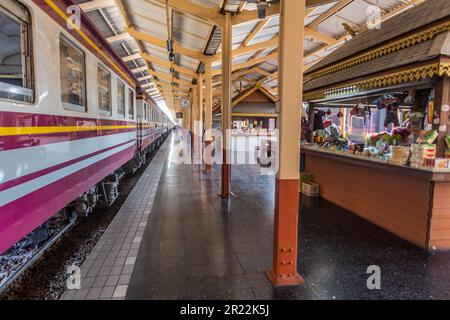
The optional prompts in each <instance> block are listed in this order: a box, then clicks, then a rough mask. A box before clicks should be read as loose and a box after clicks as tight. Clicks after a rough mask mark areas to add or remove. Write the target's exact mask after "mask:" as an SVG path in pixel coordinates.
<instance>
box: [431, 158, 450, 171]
mask: <svg viewBox="0 0 450 320" xmlns="http://www.w3.org/2000/svg"><path fill="white" fill-rule="evenodd" d="M434 167H435V168H437V169H448V168H449V159H442V158H437V159H436V162H435V164H434Z"/></svg>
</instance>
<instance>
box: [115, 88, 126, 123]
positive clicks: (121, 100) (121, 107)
mask: <svg viewBox="0 0 450 320" xmlns="http://www.w3.org/2000/svg"><path fill="white" fill-rule="evenodd" d="M117 113H118V114H119V115H121V116H124V117H125V84H124V83H123V82H122V81H120V80H117Z"/></svg>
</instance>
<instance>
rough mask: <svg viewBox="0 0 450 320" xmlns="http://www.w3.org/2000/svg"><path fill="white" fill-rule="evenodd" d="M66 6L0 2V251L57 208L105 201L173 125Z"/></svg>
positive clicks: (82, 208)
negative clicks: (78, 22) (124, 173)
mask: <svg viewBox="0 0 450 320" xmlns="http://www.w3.org/2000/svg"><path fill="white" fill-rule="evenodd" d="M72 4H73V2H72V1H69V0H54V1H50V0H26V1H20V0H2V1H1V2H0V29H1V31H2V32H0V44H1V45H0V254H2V253H4V252H5V251H6V250H7V249H9V248H10V247H11V246H12V245H13V244H15V243H17V242H18V241H20V240H21V239H23V238H24V237H25V236H27V235H28V234H30V233H31V232H33V231H34V230H36V228H38V227H39V226H41V225H43V224H44V223H45V222H46V221H48V219H50V218H51V217H52V216H54V215H55V214H57V213H60V212H61V210H66V208H69V207H70V208H73V210H75V211H76V213H85V214H88V213H89V212H91V211H92V209H93V208H94V207H95V206H96V205H97V203H98V202H99V201H103V203H108V204H111V203H112V202H113V201H114V197H115V195H116V194H117V186H118V180H119V179H118V178H119V175H121V174H123V172H130V173H132V172H134V171H135V170H137V168H139V167H140V166H141V165H142V164H143V163H144V162H145V161H146V157H147V155H148V153H149V152H150V151H153V150H154V149H155V148H157V147H158V146H159V145H160V144H161V143H162V142H163V140H164V139H165V138H166V137H167V136H168V134H169V133H170V131H171V130H172V129H173V128H174V124H173V122H172V121H171V120H170V119H169V117H168V116H167V115H166V114H165V113H164V112H162V111H161V109H160V108H159V107H158V105H157V103H156V102H155V101H153V100H152V99H151V98H150V97H149V96H148V95H147V94H146V92H145V91H144V90H143V89H142V87H141V86H140V84H139V82H138V81H137V80H136V78H135V76H134V75H133V73H132V72H131V71H130V70H129V68H128V67H127V65H126V64H125V63H124V62H123V61H122V59H121V58H120V57H119V56H118V55H116V54H115V52H114V51H113V49H112V48H111V46H110V45H109V44H108V43H107V42H106V41H105V40H104V39H103V38H102V37H101V35H100V33H99V32H98V30H97V29H96V28H95V26H94V25H93V24H92V23H91V22H90V21H89V19H88V18H87V16H86V15H85V14H83V13H82V15H81V25H80V26H77V25H74V23H73V22H72V20H70V16H69V13H68V12H69V11H70V10H68V8H69V6H70V5H72Z"/></svg>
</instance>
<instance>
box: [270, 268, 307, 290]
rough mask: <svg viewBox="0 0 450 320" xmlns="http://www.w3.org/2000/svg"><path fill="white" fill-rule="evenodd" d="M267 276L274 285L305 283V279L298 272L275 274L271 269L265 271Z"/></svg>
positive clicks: (285, 285)
mask: <svg viewBox="0 0 450 320" xmlns="http://www.w3.org/2000/svg"><path fill="white" fill-rule="evenodd" d="M266 275H267V278H269V280H270V282H272V284H273V285H274V286H276V287H287V286H300V285H303V284H304V283H305V280H303V278H302V277H301V276H300V275H299V274H298V273H295V274H290V275H284V274H276V273H275V272H274V271H273V270H270V271H268V272H267V273H266Z"/></svg>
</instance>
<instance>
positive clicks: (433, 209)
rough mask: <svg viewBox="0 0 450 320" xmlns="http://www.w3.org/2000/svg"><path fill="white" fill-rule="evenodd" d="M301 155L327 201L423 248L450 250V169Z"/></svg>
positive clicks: (335, 155) (310, 152) (312, 153)
mask: <svg viewBox="0 0 450 320" xmlns="http://www.w3.org/2000/svg"><path fill="white" fill-rule="evenodd" d="M301 152H302V155H303V156H304V157H305V158H304V161H305V171H306V172H310V173H312V175H313V179H314V182H316V183H318V184H319V185H320V192H321V196H322V197H323V198H324V199H326V200H328V201H330V202H332V203H334V204H336V205H338V206H340V207H343V208H345V209H347V210H349V211H351V212H353V213H355V214H357V215H359V216H360V217H362V218H364V219H366V220H368V221H370V222H372V223H374V224H376V225H378V226H380V227H382V228H383V229H386V230H388V231H390V232H392V233H394V234H396V235H397V236H399V237H401V238H403V239H405V240H407V241H409V242H412V243H414V244H416V245H418V246H420V247H422V248H426V249H429V248H433V247H436V248H438V249H449V248H450V170H442V171H437V170H431V169H430V170H427V169H415V168H411V167H407V166H397V165H392V164H388V163H386V162H381V161H375V160H369V159H364V158H358V157H353V156H347V155H340V154H338V153H332V152H326V151H319V150H316V149H313V148H309V147H302V149H301Z"/></svg>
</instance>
